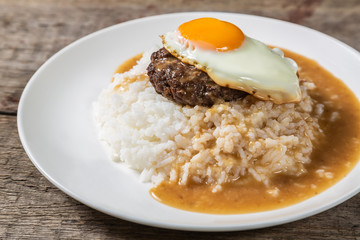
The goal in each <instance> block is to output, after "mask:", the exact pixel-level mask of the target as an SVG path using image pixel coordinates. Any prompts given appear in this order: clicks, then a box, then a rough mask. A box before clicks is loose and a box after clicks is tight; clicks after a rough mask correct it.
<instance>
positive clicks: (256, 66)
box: [161, 31, 301, 104]
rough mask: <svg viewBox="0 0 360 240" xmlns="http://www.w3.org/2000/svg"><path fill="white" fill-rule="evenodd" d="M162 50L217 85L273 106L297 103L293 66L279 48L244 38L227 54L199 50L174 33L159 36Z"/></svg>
mask: <svg viewBox="0 0 360 240" xmlns="http://www.w3.org/2000/svg"><path fill="white" fill-rule="evenodd" d="M161 38H162V40H163V45H164V47H165V48H166V49H167V50H168V51H169V52H170V53H171V54H172V55H174V56H175V57H177V58H179V59H180V60H181V61H183V62H185V63H188V64H191V65H194V66H196V67H197V68H199V69H201V70H203V71H205V72H206V73H207V74H208V75H209V76H210V78H211V79H213V80H214V81H215V82H216V83H217V84H219V85H221V86H225V87H230V88H234V89H239V90H242V91H245V92H248V93H250V94H252V95H254V96H255V97H258V98H260V99H263V100H272V101H273V102H275V103H277V104H281V103H289V102H298V101H300V100H301V91H300V87H299V79H298V77H297V74H296V73H297V64H296V63H295V62H294V61H293V60H292V59H289V58H285V57H284V54H283V52H282V51H281V50H280V49H270V48H269V47H267V46H266V45H265V44H263V43H262V42H260V41H258V40H255V39H253V38H250V37H248V36H245V40H244V42H243V43H242V45H241V46H240V47H239V48H237V49H235V50H231V51H226V52H219V51H214V50H206V49H201V48H199V47H197V46H195V45H194V44H192V43H191V42H190V41H188V40H187V39H184V38H183V37H182V36H181V35H180V34H179V32H178V31H174V32H168V33H166V34H165V35H163V36H161Z"/></svg>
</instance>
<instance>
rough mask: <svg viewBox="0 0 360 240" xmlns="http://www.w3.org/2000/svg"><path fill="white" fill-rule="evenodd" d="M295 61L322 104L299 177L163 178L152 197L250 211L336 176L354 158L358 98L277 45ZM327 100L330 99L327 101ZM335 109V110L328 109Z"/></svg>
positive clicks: (359, 126)
mask: <svg viewBox="0 0 360 240" xmlns="http://www.w3.org/2000/svg"><path fill="white" fill-rule="evenodd" d="M282 50H283V51H284V53H285V55H286V57H290V58H292V59H293V60H295V61H296V62H297V64H298V66H299V76H300V79H307V80H310V81H312V82H314V83H315V85H316V87H317V89H316V91H315V93H313V94H312V95H311V97H312V98H314V99H316V100H317V101H319V102H320V103H322V104H324V105H325V111H324V113H323V115H322V117H321V118H320V126H321V129H322V130H323V132H324V135H325V136H324V137H323V140H322V141H321V142H320V143H318V144H316V145H315V148H314V150H313V152H312V155H311V163H310V164H308V165H307V167H306V169H307V173H305V174H302V175H301V176H299V177H296V176H289V175H280V174H279V175H276V176H275V177H273V178H272V183H273V185H274V186H276V188H277V189H278V190H276V192H272V193H271V194H269V191H273V190H269V188H268V187H266V186H265V185H264V184H262V183H259V182H257V181H256V180H255V179H254V178H250V177H248V178H241V180H240V179H239V181H237V182H234V183H225V184H223V186H222V190H221V191H218V192H213V191H212V189H213V186H209V185H206V184H197V183H194V182H189V183H188V184H186V185H180V184H177V183H170V182H163V183H161V184H160V185H158V186H156V187H154V188H152V189H151V190H150V193H151V195H152V196H153V197H154V198H155V199H156V200H158V201H160V202H162V203H164V204H166V205H169V206H173V207H176V208H180V209H184V210H188V211H195V212H204V213H215V214H234V213H250V212H259V211H266V210H273V209H278V208H282V207H286V206H289V205H292V204H295V203H298V202H300V201H303V200H305V199H307V198H310V197H312V196H315V195H317V194H319V193H321V192H322V191H324V190H326V189H327V188H329V187H330V186H332V185H334V184H335V183H336V182H338V181H339V180H341V179H342V178H343V177H344V176H345V175H346V174H347V173H349V172H350V170H351V169H352V168H353V167H354V166H355V165H356V164H357V162H358V161H359V158H360V148H359V146H360V104H359V101H358V100H357V98H356V96H355V95H354V94H353V93H352V92H351V90H350V89H349V88H348V87H347V86H346V85H345V84H344V83H343V82H342V81H341V80H340V79H338V78H336V77H335V76H333V75H332V74H331V73H330V72H328V71H327V70H325V69H324V68H322V67H321V66H320V65H319V64H318V63H317V62H315V61H313V60H311V59H308V58H306V57H304V56H301V55H299V54H296V53H293V52H290V51H287V50H284V49H282ZM140 58H141V54H139V55H137V56H135V57H133V58H132V59H129V60H127V61H126V62H124V63H123V64H122V65H120V66H119V68H118V69H117V70H116V72H117V73H122V72H126V71H128V70H129V69H130V68H131V67H132V66H133V65H135V64H136V61H137V60H139V59H140ZM330 103H331V104H330ZM334 113H335V114H334Z"/></svg>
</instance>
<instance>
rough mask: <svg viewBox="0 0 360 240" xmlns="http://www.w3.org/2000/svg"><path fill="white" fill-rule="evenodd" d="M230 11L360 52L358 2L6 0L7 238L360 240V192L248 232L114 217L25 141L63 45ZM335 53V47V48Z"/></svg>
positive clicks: (2, 33) (1, 213) (2, 76)
mask: <svg viewBox="0 0 360 240" xmlns="http://www.w3.org/2000/svg"><path fill="white" fill-rule="evenodd" d="M185 11H224V12H237V13H247V14H254V15H261V16H267V17H272V18H277V19H282V20H286V21H290V22H294V23H298V24H301V25H304V26H308V27H310V28H313V29H316V30H319V31H321V32H324V33H326V34H329V35H330V36H333V37H335V38H337V39H339V40H341V41H343V42H345V43H347V44H349V45H350V46H352V47H353V48H355V49H357V50H360V40H359V39H360V1H359V0H347V1H341V0H324V1H322V0H302V1H287V0H281V1H277V0H264V1H263V0H254V1H251V0H248V1H233V0H231V1H226V2H225V1H224V2H221V1H218V2H215V1H209V0H199V1H198V0H182V1H175V0H174V1H161V0H147V1H141V0H136V1H130V0H126V1H116V0H91V1H85V0H78V1H75V0H67V1H57V0H0V239H17V238H31V239H63V238H64V239H65V238H66V239H112V238H119V239H153V238H159V239H184V238H185V239H244V238H249V239H356V240H360V206H359V205H360V194H358V195H357V196H355V197H353V198H352V199H350V200H349V201H346V202H345V203H343V204H341V205H339V206H337V207H335V208H333V209H331V210H328V211H326V212H324V213H321V214H318V215H316V216H313V217H310V218H307V219H304V220H300V221H297V222H293V223H289V224H285V225H282V226H277V227H272V228H267V229H261V230H254V231H244V232H228V233H196V232H183V231H172V230H165V229H159V228H152V227H148V226H142V225H138V224H134V223H131V222H127V221H124V220H120V219H116V218H114V217H110V216H108V215H105V214H103V213H100V212H98V211H96V210H93V209H90V208H89V207H87V206H85V205H83V204H81V203H79V202H77V201H76V200H74V199H72V198H70V197H68V196H67V195H66V194H64V193H63V192H61V191H60V190H59V189H57V188H56V187H54V186H53V185H52V184H51V183H49V181H48V180H46V179H45V177H43V176H42V175H41V174H40V173H39V171H38V170H37V169H36V168H35V167H34V165H33V164H32V163H31V161H30V160H29V158H28V157H27V155H26V154H25V152H24V150H23V148H22V145H21V143H20V140H19V137H18V133H17V127H16V115H17V113H16V112H17V106H18V102H19V98H20V95H21V93H22V91H23V89H24V86H25V84H26V83H27V81H28V80H29V79H30V77H31V76H32V75H33V73H34V72H35V71H36V70H37V69H38V68H39V66H40V65H41V64H42V63H44V62H45V61H46V60H47V59H48V58H49V57H50V56H52V55H53V54H54V53H56V52H57V51H58V50H60V49H61V48H63V47H64V46H66V45H67V44H69V43H71V42H73V41H74V40H76V39H78V38H80V37H82V36H85V35H87V34H89V33H91V32H94V31H96V30H99V29H102V28H104V27H107V26H110V25H113V24H117V23H121V22H124V21H127V20H131V19H135V18H139V17H144V16H150V15H157V14H163V13H170V12H185ZM329 51H331V49H329Z"/></svg>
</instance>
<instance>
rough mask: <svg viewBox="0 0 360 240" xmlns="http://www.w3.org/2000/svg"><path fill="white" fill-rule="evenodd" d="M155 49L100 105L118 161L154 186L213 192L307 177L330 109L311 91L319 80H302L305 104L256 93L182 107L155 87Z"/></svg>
mask: <svg viewBox="0 0 360 240" xmlns="http://www.w3.org/2000/svg"><path fill="white" fill-rule="evenodd" d="M151 52H152V51H149V52H146V53H144V55H143V58H142V59H141V60H140V61H139V62H138V64H137V65H136V66H134V67H133V68H132V69H131V70H130V71H128V72H126V73H123V74H116V75H115V77H114V81H113V82H112V83H111V84H110V85H109V86H108V87H107V88H106V89H105V90H103V91H102V93H101V94H100V96H99V99H98V101H97V102H96V103H95V104H94V116H95V120H96V123H97V125H98V129H99V136H100V140H101V142H103V143H104V145H105V146H106V148H107V150H108V153H109V155H110V156H111V158H112V159H113V160H114V161H121V162H124V163H125V164H127V165H128V166H129V167H131V168H133V169H136V170H138V171H139V172H141V175H140V177H141V179H142V180H143V181H152V182H153V183H154V184H155V185H156V184H159V183H160V182H162V181H164V180H167V181H174V182H178V183H179V184H188V183H189V182H195V183H207V184H211V185H213V186H214V188H213V189H214V191H218V190H221V185H222V184H223V183H229V182H234V181H237V180H241V179H248V178H249V177H250V178H253V179H255V180H256V181H259V182H262V183H263V184H265V185H266V186H271V178H272V177H273V176H274V175H276V174H280V173H281V174H288V175H296V176H299V175H301V174H303V173H305V172H306V168H305V167H306V164H308V163H310V161H311V160H310V155H311V153H312V150H313V146H314V144H316V142H317V139H318V138H319V136H321V129H320V127H319V123H318V119H319V117H320V116H321V115H322V113H323V111H324V106H323V105H322V104H318V103H316V101H315V100H314V99H312V98H311V97H310V96H309V94H308V93H309V91H312V90H313V89H314V88H315V85H314V84H313V83H310V82H302V83H301V90H302V94H303V100H302V101H301V102H300V103H289V104H282V105H276V104H273V103H272V102H270V101H261V100H259V99H256V98H254V97H252V96H250V95H249V96H247V97H245V98H244V99H241V100H237V101H233V102H224V103H219V104H215V105H213V106H212V107H210V108H208V107H202V106H195V107H189V106H180V105H178V104H175V103H174V102H172V101H170V100H168V99H166V98H164V97H163V96H161V95H160V94H157V93H156V92H155V90H154V88H153V87H152V85H151V83H150V82H149V80H148V77H147V75H146V67H147V66H148V64H149V63H150V54H151ZM275 190H276V188H275ZM269 191H270V190H269ZM271 191H273V190H271ZM275 194H276V191H275Z"/></svg>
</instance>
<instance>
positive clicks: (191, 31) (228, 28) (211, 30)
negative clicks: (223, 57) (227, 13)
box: [178, 18, 245, 52]
mask: <svg viewBox="0 0 360 240" xmlns="http://www.w3.org/2000/svg"><path fill="white" fill-rule="evenodd" d="M178 30H179V32H180V35H181V36H182V37H183V38H185V39H187V40H189V41H190V42H191V43H192V44H194V45H195V46H197V47H199V48H202V49H208V50H215V51H220V52H226V51H230V50H234V49H236V48H238V47H240V46H241V44H242V42H243V41H244V39H245V35H244V33H243V32H242V31H241V30H240V28H238V27H237V26H235V25H234V24H232V23H229V22H225V21H221V20H219V19H216V18H198V19H195V20H192V21H189V22H186V23H183V24H182V25H180V27H179V28H178Z"/></svg>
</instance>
